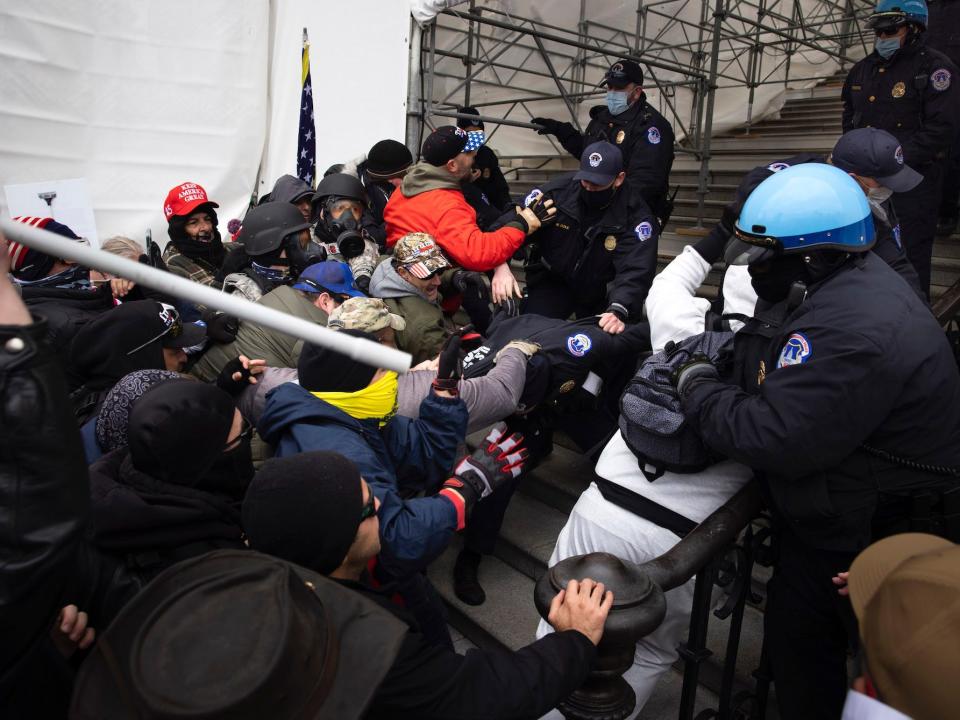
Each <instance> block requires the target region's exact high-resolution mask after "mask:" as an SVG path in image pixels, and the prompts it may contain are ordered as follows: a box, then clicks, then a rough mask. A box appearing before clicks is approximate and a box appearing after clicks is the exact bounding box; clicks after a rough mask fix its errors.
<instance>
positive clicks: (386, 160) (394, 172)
mask: <svg viewBox="0 0 960 720" xmlns="http://www.w3.org/2000/svg"><path fill="white" fill-rule="evenodd" d="M411 165H413V154H412V153H411V152H410V150H409V149H408V148H407V146H406V145H404V144H403V143H401V142H397V141H396V140H381V141H380V142H378V143H377V144H376V145H374V146H373V147H372V148H370V152H368V153H367V175H369V176H370V177H371V178H372V179H373V180H388V179H389V178H392V177H397V176H398V175H402V174H403V173H404V171H406V169H407V168H408V167H410V166H411Z"/></svg>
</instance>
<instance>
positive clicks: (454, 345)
mask: <svg viewBox="0 0 960 720" xmlns="http://www.w3.org/2000/svg"><path fill="white" fill-rule="evenodd" d="M468 328H469V326H468ZM470 329H472V328H470ZM461 332H462V331H461ZM462 377H463V361H462V360H461V359H460V333H459V332H458V333H454V334H453V335H451V336H450V337H448V338H447V341H446V342H445V343H444V344H443V349H441V350H440V360H439V363H438V367H437V377H436V379H435V380H434V381H433V389H434V390H446V391H447V392H448V393H452V394H454V395H459V394H460V379H461V378H462Z"/></svg>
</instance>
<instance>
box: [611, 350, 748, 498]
mask: <svg viewBox="0 0 960 720" xmlns="http://www.w3.org/2000/svg"><path fill="white" fill-rule="evenodd" d="M732 350H733V333H732V332H705V333H701V334H700V335H693V336H691V337H689V338H687V339H686V340H683V341H682V342H680V343H674V342H669V343H667V346H666V347H665V348H664V349H663V350H662V351H661V352H659V353H656V354H655V355H652V356H651V357H650V358H648V359H647V360H646V361H645V362H644V363H643V365H641V366H640V369H639V370H638V371H637V373H636V374H635V375H634V376H633V378H632V379H631V380H630V382H629V383H628V384H627V388H626V390H624V392H623V395H622V396H621V398H620V418H619V425H620V433H621V434H622V435H623V438H624V440H625V441H626V443H627V446H628V447H629V448H630V450H632V451H633V454H634V455H636V456H637V459H638V460H639V461H640V470H641V472H643V475H644V477H646V478H647V480H649V481H650V482H653V481H654V480H656V479H658V478H660V477H661V476H662V475H663V474H664V472H666V471H667V470H670V471H672V472H677V473H695V472H700V471H701V470H703V469H705V468H707V467H708V466H710V465H712V464H713V463H714V462H716V461H717V460H718V457H717V456H716V454H715V453H713V452H712V451H711V450H710V449H709V448H708V447H707V446H706V445H705V444H704V443H703V441H702V440H701V439H700V436H699V435H697V433H696V432H695V431H694V429H693V428H692V427H691V426H690V425H689V423H687V420H686V417H685V416H684V414H683V409H682V408H681V406H680V396H679V395H678V393H677V390H676V388H675V387H674V386H673V383H671V381H670V378H671V376H672V375H673V373H674V372H676V371H677V370H678V369H679V368H680V366H681V365H683V364H684V363H685V362H687V361H688V360H689V359H690V358H691V356H693V355H694V354H697V353H699V354H703V355H706V356H707V357H708V358H709V359H710V360H711V362H713V363H714V364H715V365H718V366H722V365H725V364H726V363H727V360H728V358H729V357H730V355H731V354H732Z"/></svg>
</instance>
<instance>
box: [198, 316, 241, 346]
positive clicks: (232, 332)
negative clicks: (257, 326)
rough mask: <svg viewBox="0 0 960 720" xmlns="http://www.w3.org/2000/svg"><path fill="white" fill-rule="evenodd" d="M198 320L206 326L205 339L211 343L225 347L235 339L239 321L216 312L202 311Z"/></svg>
mask: <svg viewBox="0 0 960 720" xmlns="http://www.w3.org/2000/svg"><path fill="white" fill-rule="evenodd" d="M200 319H201V320H203V322H205V323H206V324H207V337H208V338H210V340H211V341H213V342H215V343H220V344H221V345H225V344H227V343H232V342H233V341H234V340H236V339H237V332H238V331H239V330H240V321H239V320H238V319H237V318H235V317H234V316H233V315H227V314H226V313H222V312H218V311H216V310H204V311H203V313H202V314H201V316H200Z"/></svg>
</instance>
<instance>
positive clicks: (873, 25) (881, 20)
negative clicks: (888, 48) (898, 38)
mask: <svg viewBox="0 0 960 720" xmlns="http://www.w3.org/2000/svg"><path fill="white" fill-rule="evenodd" d="M928 17H929V13H928V12H927V3H925V2H924V0H880V1H879V2H878V3H877V6H876V8H874V10H873V14H872V15H871V16H870V17H869V18H867V24H868V25H869V26H870V29H871V30H884V31H888V32H891V31H894V30H897V29H898V28H900V27H902V26H903V25H906V24H907V23H912V24H914V25H919V26H920V27H922V28H923V29H924V30H926V28H927V18H928Z"/></svg>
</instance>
